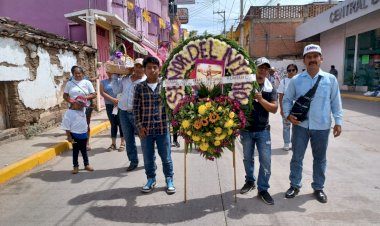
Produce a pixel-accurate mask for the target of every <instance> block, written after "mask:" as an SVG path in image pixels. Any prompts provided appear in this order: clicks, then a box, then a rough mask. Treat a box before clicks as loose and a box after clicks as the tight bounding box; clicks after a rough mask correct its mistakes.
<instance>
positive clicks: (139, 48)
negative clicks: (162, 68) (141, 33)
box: [120, 34, 148, 56]
mask: <svg viewBox="0 0 380 226" xmlns="http://www.w3.org/2000/svg"><path fill="white" fill-rule="evenodd" d="M120 36H121V37H122V38H123V39H125V40H127V41H128V42H130V43H132V44H133V50H134V51H135V52H138V53H140V54H142V55H145V56H146V55H148V51H147V50H146V49H145V48H144V47H142V46H141V45H140V44H138V43H137V42H135V41H133V40H132V39H130V38H128V37H127V36H125V35H123V34H120Z"/></svg>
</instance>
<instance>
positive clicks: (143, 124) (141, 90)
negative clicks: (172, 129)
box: [133, 81, 169, 135]
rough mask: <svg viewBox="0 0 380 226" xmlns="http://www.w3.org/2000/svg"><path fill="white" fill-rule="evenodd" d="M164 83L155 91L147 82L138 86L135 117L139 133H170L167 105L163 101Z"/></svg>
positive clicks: (134, 105)
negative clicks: (144, 129)
mask: <svg viewBox="0 0 380 226" xmlns="http://www.w3.org/2000/svg"><path fill="white" fill-rule="evenodd" d="M161 89H162V83H161V82H160V83H158V85H157V87H156V88H155V90H154V91H152V89H151V88H150V87H149V85H148V83H147V82H146V81H144V82H142V83H140V84H138V85H136V89H135V96H134V101H133V115H134V117H135V123H136V127H137V131H140V129H141V128H146V129H147V135H162V134H165V133H168V132H169V130H168V121H169V120H168V116H167V114H166V110H165V104H164V103H163V101H162V99H161V96H160V94H161Z"/></svg>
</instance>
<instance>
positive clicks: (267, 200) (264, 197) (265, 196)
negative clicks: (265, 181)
mask: <svg viewBox="0 0 380 226" xmlns="http://www.w3.org/2000/svg"><path fill="white" fill-rule="evenodd" d="M259 197H260V198H261V199H262V200H263V201H264V202H265V204H268V205H274V201H273V199H272V196H270V194H269V193H268V192H267V191H260V192H259Z"/></svg>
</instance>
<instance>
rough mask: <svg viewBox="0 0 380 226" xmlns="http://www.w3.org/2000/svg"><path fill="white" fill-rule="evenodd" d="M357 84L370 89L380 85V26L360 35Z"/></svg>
mask: <svg viewBox="0 0 380 226" xmlns="http://www.w3.org/2000/svg"><path fill="white" fill-rule="evenodd" d="M356 62H357V63H356V80H357V85H361V86H368V90H372V89H373V88H374V87H377V86H378V85H380V28H379V29H375V30H371V31H368V32H365V33H361V34H359V35H358V51H357V61H356Z"/></svg>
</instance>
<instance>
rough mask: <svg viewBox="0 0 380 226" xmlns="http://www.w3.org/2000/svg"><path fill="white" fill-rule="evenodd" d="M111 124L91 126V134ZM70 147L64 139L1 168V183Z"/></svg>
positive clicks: (104, 123)
mask: <svg viewBox="0 0 380 226" xmlns="http://www.w3.org/2000/svg"><path fill="white" fill-rule="evenodd" d="M110 126H111V124H110V122H109V121H106V122H103V123H100V124H99V125H96V126H94V127H93V128H91V132H90V134H91V136H94V135H96V134H98V133H100V132H102V131H103V130H106V129H108V128H109V127H110ZM70 147H71V144H70V143H69V142H67V141H62V142H60V143H58V144H56V145H54V146H52V147H50V148H47V149H45V150H42V151H40V152H37V153H35V154H33V155H31V156H29V157H26V158H25V159H22V160H20V161H18V162H16V163H13V164H11V165H9V166H6V167H4V168H2V169H0V184H3V183H5V182H7V181H9V180H10V179H12V178H14V177H16V176H18V175H20V174H22V173H24V172H26V171H28V170H31V169H33V168H34V167H36V166H38V165H41V164H43V163H45V162H47V161H49V160H51V159H53V158H54V157H56V156H57V155H59V154H61V153H62V152H64V151H66V150H68V149H69V148H70Z"/></svg>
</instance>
